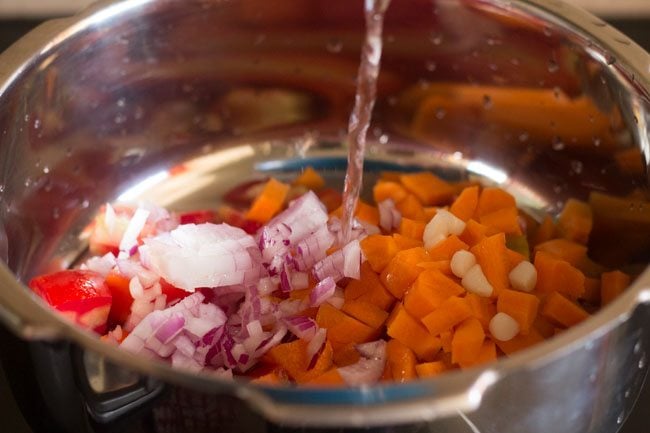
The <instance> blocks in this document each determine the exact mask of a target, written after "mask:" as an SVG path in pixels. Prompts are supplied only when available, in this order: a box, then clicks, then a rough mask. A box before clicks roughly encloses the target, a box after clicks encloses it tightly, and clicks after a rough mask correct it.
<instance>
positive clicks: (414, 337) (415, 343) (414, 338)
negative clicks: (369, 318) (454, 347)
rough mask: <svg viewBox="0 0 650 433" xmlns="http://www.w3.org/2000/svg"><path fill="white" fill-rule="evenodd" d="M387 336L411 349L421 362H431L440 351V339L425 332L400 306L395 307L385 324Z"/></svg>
mask: <svg viewBox="0 0 650 433" xmlns="http://www.w3.org/2000/svg"><path fill="white" fill-rule="evenodd" d="M386 332H387V334H388V335H389V336H390V337H393V338H394V339H396V340H398V341H399V342H400V343H402V344H403V345H405V346H406V347H408V348H410V349H412V350H413V351H414V352H415V353H416V354H417V356H418V357H419V358H420V359H422V360H427V361H428V360H431V359H433V357H434V356H435V355H436V354H437V353H438V352H439V351H440V347H441V343H440V339H439V338H436V337H433V336H432V335H431V334H429V333H428V332H427V330H426V329H425V328H424V326H422V324H421V323H420V322H419V321H418V320H417V319H415V318H414V317H413V316H411V315H410V314H409V313H408V312H407V311H406V310H405V309H404V307H403V306H402V305H399V304H398V305H397V306H396V307H395V309H394V310H393V312H392V313H391V315H390V317H389V318H388V322H387V331H386Z"/></svg>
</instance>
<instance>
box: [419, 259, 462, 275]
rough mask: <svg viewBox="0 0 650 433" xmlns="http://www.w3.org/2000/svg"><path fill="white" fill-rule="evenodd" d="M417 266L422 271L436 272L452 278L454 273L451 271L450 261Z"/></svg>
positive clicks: (438, 261)
mask: <svg viewBox="0 0 650 433" xmlns="http://www.w3.org/2000/svg"><path fill="white" fill-rule="evenodd" d="M418 266H419V267H420V268H422V269H424V270H433V269H435V270H437V271H440V272H442V273H443V274H445V275H447V276H449V277H452V276H454V273H453V272H452V271H451V260H436V261H435V262H421V263H418Z"/></svg>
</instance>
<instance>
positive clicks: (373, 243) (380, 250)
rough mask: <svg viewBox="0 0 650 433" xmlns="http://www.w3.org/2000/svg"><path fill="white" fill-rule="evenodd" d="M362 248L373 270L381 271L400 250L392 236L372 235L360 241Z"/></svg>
mask: <svg viewBox="0 0 650 433" xmlns="http://www.w3.org/2000/svg"><path fill="white" fill-rule="evenodd" d="M360 245H361V250H362V251H363V255H364V256H365V257H366V260H367V261H368V262H369V263H370V266H371V267H372V270H373V271H375V272H381V271H383V270H384V268H385V267H386V265H387V264H388V262H390V261H391V259H392V258H393V257H395V254H397V252H398V251H399V248H398V246H397V242H395V239H394V238H393V237H392V236H382V235H370V236H367V237H365V238H363V239H362V240H361V242H360Z"/></svg>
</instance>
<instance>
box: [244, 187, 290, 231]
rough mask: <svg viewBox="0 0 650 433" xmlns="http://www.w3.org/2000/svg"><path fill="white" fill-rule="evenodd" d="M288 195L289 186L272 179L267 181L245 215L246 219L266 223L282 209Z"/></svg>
mask: <svg viewBox="0 0 650 433" xmlns="http://www.w3.org/2000/svg"><path fill="white" fill-rule="evenodd" d="M288 193H289V185H287V184H284V183H282V182H279V181H277V180H275V179H273V178H271V179H269V181H268V182H266V184H265V185H264V189H262V192H261V193H260V194H259V195H258V196H257V198H255V200H254V201H253V204H252V205H251V207H250V209H249V210H248V212H247V213H246V219H248V220H251V221H257V222H259V223H266V222H268V221H269V220H270V219H271V218H273V216H274V215H275V214H276V213H278V212H279V211H280V209H282V206H284V201H285V200H286V198H287V194H288Z"/></svg>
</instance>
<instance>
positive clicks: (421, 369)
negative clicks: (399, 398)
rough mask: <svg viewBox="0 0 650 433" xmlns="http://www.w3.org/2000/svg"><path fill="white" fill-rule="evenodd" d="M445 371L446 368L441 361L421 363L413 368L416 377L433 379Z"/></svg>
mask: <svg viewBox="0 0 650 433" xmlns="http://www.w3.org/2000/svg"><path fill="white" fill-rule="evenodd" d="M445 370H447V366H446V365H445V363H444V362H442V361H431V362H423V363H422V364H417V365H416V366H415V372H416V373H417V374H418V377H434V376H437V375H439V374H440V373H442V372H444V371H445Z"/></svg>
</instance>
